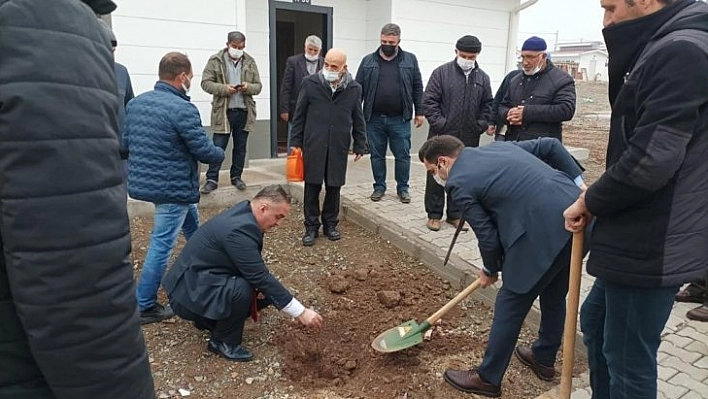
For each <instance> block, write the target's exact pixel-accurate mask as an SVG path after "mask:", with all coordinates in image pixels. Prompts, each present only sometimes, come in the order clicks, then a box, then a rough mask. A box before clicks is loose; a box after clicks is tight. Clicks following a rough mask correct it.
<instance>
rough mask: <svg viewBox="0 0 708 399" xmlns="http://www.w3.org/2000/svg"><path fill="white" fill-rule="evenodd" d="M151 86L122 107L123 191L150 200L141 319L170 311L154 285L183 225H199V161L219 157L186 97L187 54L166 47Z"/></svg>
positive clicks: (187, 230) (190, 229) (189, 229)
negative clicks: (152, 207)
mask: <svg viewBox="0 0 708 399" xmlns="http://www.w3.org/2000/svg"><path fill="white" fill-rule="evenodd" d="M159 76H160V80H159V81H158V82H157V83H156V84H155V89H154V90H152V91H150V92H147V93H144V94H141V95H139V96H138V97H136V98H135V99H134V100H133V101H131V102H130V103H129V104H128V107H127V109H126V120H125V132H124V133H123V145H124V147H125V148H126V149H127V150H128V154H129V156H128V194H129V195H130V196H131V197H132V198H135V199H138V200H142V201H148V202H152V203H154V204H155V218H154V226H153V229H152V235H151V236H150V246H149V248H148V251H147V255H146V256H145V262H144V263H143V271H142V273H141V274H140V280H139V281H138V289H137V297H138V308H139V309H140V322H141V323H143V324H146V323H154V322H157V321H161V320H164V319H166V318H169V317H172V316H173V315H174V314H173V313H172V310H170V309H169V307H164V306H162V305H160V304H159V303H157V289H158V288H159V286H160V280H161V279H162V275H163V274H164V272H165V268H166V267H167V260H168V259H169V257H170V255H171V254H172V249H173V247H174V245H175V242H176V241H177V235H178V234H179V231H180V230H182V232H183V233H184V235H185V237H187V238H189V237H191V235H192V234H193V233H194V232H195V231H196V230H197V227H199V213H198V212H197V205H196V204H197V203H198V202H199V165H198V162H203V163H216V162H221V161H223V159H224V150H222V149H221V148H219V147H217V146H215V145H214V144H213V143H212V141H211V140H209V137H207V134H206V131H205V130H204V128H203V127H202V120H201V118H200V116H199V111H198V110H197V107H196V106H194V104H192V103H191V102H190V101H189V97H188V96H187V93H188V92H189V88H190V87H191V80H192V77H193V74H192V65H191V63H190V62H189V59H188V58H187V56H186V55H184V54H181V53H176V52H172V53H167V54H166V55H165V56H164V57H162V60H160V66H159Z"/></svg>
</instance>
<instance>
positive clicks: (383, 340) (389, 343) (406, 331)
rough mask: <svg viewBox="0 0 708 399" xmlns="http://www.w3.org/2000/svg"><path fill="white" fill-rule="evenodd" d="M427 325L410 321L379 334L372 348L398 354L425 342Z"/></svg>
mask: <svg viewBox="0 0 708 399" xmlns="http://www.w3.org/2000/svg"><path fill="white" fill-rule="evenodd" d="M425 324H426V323H423V324H422V325H421V324H418V322H416V321H415V320H409V321H407V322H405V323H403V324H401V325H398V326H396V327H393V328H389V329H388V330H386V331H384V332H382V333H381V334H379V336H378V337H376V339H374V341H373V342H372V343H371V347H372V348H374V350H376V351H377V352H383V353H389V352H397V351H400V350H403V349H406V348H410V347H411V346H415V345H418V344H419V343H421V342H423V332H425V330H427V328H425Z"/></svg>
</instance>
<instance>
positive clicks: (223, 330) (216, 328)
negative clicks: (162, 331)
mask: <svg viewBox="0 0 708 399" xmlns="http://www.w3.org/2000/svg"><path fill="white" fill-rule="evenodd" d="M236 281H237V289H236V291H235V294H234V298H233V299H232V301H231V314H230V315H228V316H227V317H225V318H223V319H219V320H213V319H208V318H206V317H203V316H201V315H198V314H196V313H194V312H192V311H190V310H189V309H187V308H185V307H184V306H183V305H181V304H179V303H178V302H174V301H170V306H171V307H172V310H173V311H174V312H175V314H176V315H177V316H179V317H181V318H183V319H185V320H189V321H193V322H194V323H195V324H196V325H197V326H200V328H206V329H207V330H209V331H211V339H212V340H213V341H219V342H225V343H227V344H230V345H241V341H242V340H243V327H244V325H245V324H246V319H248V317H249V316H250V315H251V300H252V299H253V289H252V288H251V285H250V284H248V282H246V280H244V279H238V278H237V279H236ZM271 304H272V302H271V301H270V300H269V299H267V298H264V299H259V300H258V302H257V306H258V310H261V309H263V308H265V307H267V306H269V305H271Z"/></svg>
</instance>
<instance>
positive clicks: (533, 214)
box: [419, 135, 585, 397]
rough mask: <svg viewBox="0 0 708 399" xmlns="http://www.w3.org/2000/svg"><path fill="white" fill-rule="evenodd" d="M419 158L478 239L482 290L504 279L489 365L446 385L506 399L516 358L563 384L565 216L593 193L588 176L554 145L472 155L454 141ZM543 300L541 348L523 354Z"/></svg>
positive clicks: (434, 144) (444, 139) (426, 148)
mask: <svg viewBox="0 0 708 399" xmlns="http://www.w3.org/2000/svg"><path fill="white" fill-rule="evenodd" d="M419 157H420V160H421V161H423V163H424V164H425V167H426V169H427V170H428V172H429V173H431V174H432V175H433V177H434V179H435V180H436V181H437V182H438V183H439V184H441V185H443V186H444V187H445V191H446V192H447V194H448V195H449V196H450V198H451V199H452V200H453V201H454V202H455V204H456V205H457V206H458V207H459V209H461V210H463V217H464V219H465V220H466V221H467V222H468V223H469V225H470V226H472V229H473V230H474V232H475V234H476V236H477V240H478V241H479V251H480V254H481V256H482V262H483V269H482V270H480V272H479V277H480V279H481V282H482V287H487V286H489V285H491V284H493V283H494V282H495V281H496V280H497V278H498V273H499V272H500V271H503V273H504V284H503V285H502V287H501V288H500V289H499V292H498V294H497V298H496V304H495V307H494V320H493V321H492V328H491V331H490V333H489V344H488V346H487V350H486V352H485V354H484V359H483V361H482V364H481V365H480V366H479V367H478V368H476V369H471V370H447V371H446V372H445V375H444V377H445V381H447V382H448V383H450V384H451V385H452V386H453V387H455V388H457V389H459V390H461V391H464V392H471V393H476V394H480V395H484V396H489V397H498V396H500V395H501V382H502V379H503V377H504V373H505V372H506V368H507V366H508V365H509V361H510V360H511V355H512V353H515V354H516V356H517V357H518V358H519V360H520V361H521V362H522V363H523V364H525V365H526V366H528V367H529V368H530V369H531V370H532V371H533V372H534V373H535V374H536V375H537V376H538V377H539V378H540V379H542V380H545V381H550V380H553V378H554V377H555V369H554V367H553V365H554V363H555V359H556V353H557V352H558V349H559V347H560V344H561V339H562V334H563V324H564V321H565V296H566V293H567V291H568V276H569V263H570V238H571V236H570V234H569V233H568V232H567V231H566V230H565V228H564V219H563V211H564V210H565V209H566V208H567V207H568V206H569V205H570V204H572V203H573V202H574V201H575V199H576V198H577V197H578V195H579V194H580V191H581V188H579V187H583V188H584V187H585V184H584V183H583V180H582V169H581V167H580V166H579V165H578V163H577V162H576V161H575V160H574V159H573V157H572V156H571V155H570V154H569V153H568V152H567V151H566V150H565V148H564V147H563V146H562V145H561V143H560V141H558V140H556V139H553V138H541V139H536V140H531V141H524V142H514V143H512V142H495V143H492V144H490V145H488V146H484V147H478V148H465V147H464V144H462V142H461V141H460V140H459V139H457V138H455V137H452V136H447V135H444V136H437V137H434V138H432V139H430V140H428V141H427V142H426V143H425V144H423V147H421V149H420V152H419ZM538 297H540V302H541V328H540V329H539V337H538V339H537V340H536V342H534V344H533V345H532V347H530V348H529V347H516V349H515V348H514V347H515V345H516V342H517V340H518V336H519V332H520V331H521V325H522V323H523V321H524V318H525V317H526V315H527V313H528V312H529V310H530V309H531V306H532V305H533V302H534V300H535V299H536V298H538Z"/></svg>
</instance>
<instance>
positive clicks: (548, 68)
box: [497, 36, 576, 141]
mask: <svg viewBox="0 0 708 399" xmlns="http://www.w3.org/2000/svg"><path fill="white" fill-rule="evenodd" d="M547 57H548V54H547V53H546V42H545V41H544V40H543V39H541V38H540V37H536V36H532V37H530V38H528V39H527V40H526V41H525V42H524V44H523V46H522V47H521V67H522V70H523V73H522V74H518V75H516V76H515V77H513V78H512V79H511V80H510V81H509V90H508V92H507V93H506V96H505V97H504V100H502V102H501V104H500V105H499V111H498V112H499V113H498V115H497V118H499V119H501V120H504V121H506V123H507V131H506V135H505V138H506V140H507V141H518V140H530V139H535V138H538V137H555V138H557V139H558V140H561V141H563V136H562V131H563V122H565V121H569V120H571V119H572V118H573V114H575V97H576V94H575V81H574V80H573V78H572V77H571V76H570V75H568V74H567V73H565V72H563V71H562V70H560V69H558V68H556V67H555V66H554V65H553V63H552V62H550V60H548V59H547Z"/></svg>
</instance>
